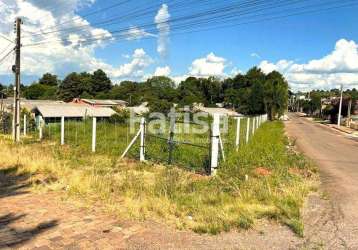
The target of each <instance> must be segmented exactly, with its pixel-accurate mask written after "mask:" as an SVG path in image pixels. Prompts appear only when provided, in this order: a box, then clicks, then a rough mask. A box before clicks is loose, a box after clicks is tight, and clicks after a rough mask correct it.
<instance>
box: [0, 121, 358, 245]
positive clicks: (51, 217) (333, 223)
mask: <svg viewBox="0 0 358 250" xmlns="http://www.w3.org/2000/svg"><path fill="white" fill-rule="evenodd" d="M286 127H287V132H288V133H289V135H290V136H291V137H296V138H297V141H296V142H297V145H298V146H299V148H300V149H301V150H303V151H304V152H305V153H306V154H307V155H308V156H309V157H311V158H312V159H314V160H316V161H317V163H318V164H319V165H320V169H321V172H322V173H321V174H322V176H323V187H322V188H323V189H324V191H325V192H327V193H328V196H329V197H330V199H327V198H326V197H325V195H322V194H316V193H315V194H312V195H310V197H309V198H308V200H307V202H306V204H305V208H304V210H303V216H304V222H305V232H304V235H305V236H304V238H300V237H297V236H296V235H295V234H294V233H293V232H292V231H291V230H290V229H289V228H287V227H286V226H283V225H280V224H278V223H276V222H274V221H270V222H269V221H261V222H260V223H258V224H257V225H255V227H254V228H253V229H250V230H247V231H240V232H227V233H222V234H219V235H215V236H212V235H199V234H196V233H193V232H191V231H179V230H176V229H174V228H173V227H169V226H166V225H164V224H160V223H155V222H152V221H146V222H134V221H127V220H121V219H120V218H115V217H112V216H109V215H108V214H106V213H104V212H103V211H102V210H101V209H100V208H99V207H97V208H96V207H91V208H84V207H81V206H80V204H79V203H78V202H76V203H75V202H73V201H71V200H67V199H66V200H64V199H63V197H64V195H63V194H62V193H55V192H50V193H46V194H38V193H34V192H32V191H31V189H29V183H28V178H29V176H24V175H22V176H17V175H14V174H11V169H12V168H13V166H0V170H1V169H2V170H4V169H7V174H4V172H2V173H1V172H0V249H15V248H16V249H17V248H19V249H358V243H357V239H358V237H357V235H358V234H357V232H358V231H357V226H356V224H357V223H356V221H357V220H356V219H357V215H355V214H354V208H355V207H356V206H355V205H356V202H357V199H358V197H354V192H355V190H357V187H358V185H356V187H354V188H353V187H352V186H354V184H357V182H356V180H357V179H356V178H357V177H358V170H357V169H356V168H358V165H357V164H354V163H352V162H353V161H354V160H357V157H358V154H357V153H358V151H357V147H358V143H357V142H354V141H351V140H350V139H347V138H344V137H342V136H341V135H339V134H337V133H335V132H332V131H330V130H325V129H322V128H321V127H319V126H318V125H315V124H313V123H311V122H309V121H306V120H304V119H303V118H298V117H296V116H294V117H292V120H291V121H289V122H287V124H286ZM337 145H338V146H337ZM340 145H341V146H340ZM342 145H343V146H342ZM354 147H355V148H354ZM337 148H339V149H337ZM351 148H353V149H352V151H349V150H350V149H351ZM354 149H355V150H356V151H357V153H356V154H354ZM339 150H342V151H339ZM349 152H351V153H352V154H353V155H349V154H350V153H349ZM334 154H336V155H337V156H336V157H335V156H334ZM332 158H334V160H332ZM356 162H358V161H356Z"/></svg>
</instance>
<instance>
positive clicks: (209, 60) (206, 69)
mask: <svg viewBox="0 0 358 250" xmlns="http://www.w3.org/2000/svg"><path fill="white" fill-rule="evenodd" d="M225 67H226V59H225V58H222V57H218V56H216V55H215V54H214V53H212V52H211V53H210V54H208V55H207V56H206V57H204V58H198V59H196V60H194V61H193V62H192V65H191V67H190V68H189V75H192V76H197V77H208V76H224V75H225V73H224V70H225Z"/></svg>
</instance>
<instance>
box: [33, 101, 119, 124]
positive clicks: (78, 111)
mask: <svg viewBox="0 0 358 250" xmlns="http://www.w3.org/2000/svg"><path fill="white" fill-rule="evenodd" d="M32 112H33V113H34V115H35V116H36V118H37V119H36V120H37V121H39V119H40V118H41V119H43V120H44V121H45V122H46V123H49V122H56V121H59V120H60V119H61V117H65V118H66V119H74V120H76V119H77V120H78V119H85V118H87V117H98V118H109V117H111V116H112V115H114V114H115V113H116V112H115V111H114V110H113V109H111V108H102V107H98V108H96V107H91V106H88V105H78V104H72V103H61V104H52V105H37V106H36V107H34V108H33V109H32Z"/></svg>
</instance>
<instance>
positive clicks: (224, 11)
mask: <svg viewBox="0 0 358 250" xmlns="http://www.w3.org/2000/svg"><path fill="white" fill-rule="evenodd" d="M303 1H307V0H295V1H288V2H287V1H286V2H285V1H284V0H281V1H277V2H278V3H280V2H282V3H284V4H293V3H298V2H303ZM265 2H267V1H265V0H263V1H261V2H260V1H246V2H243V3H240V4H237V5H234V6H230V5H229V6H224V7H222V8H216V9H209V10H204V11H202V12H199V13H194V14H191V15H182V16H179V17H176V18H174V19H171V20H169V21H168V22H162V23H153V22H150V23H143V24H140V25H136V26H135V27H136V28H141V29H143V28H152V27H156V26H157V25H158V24H159V25H160V24H165V23H169V24H171V25H173V24H174V23H177V22H183V21H189V20H193V21H195V20H196V19H198V18H205V17H209V18H210V16H215V15H218V14H219V15H220V16H225V15H228V14H231V15H232V13H234V12H233V11H236V12H235V13H234V14H236V15H239V14H240V15H243V14H248V13H247V10H251V11H252V12H257V11H262V10H264V9H262V8H261V9H257V8H256V7H260V6H262V4H264V3H265ZM266 5H267V4H266ZM282 6H283V5H282V4H281V5H279V6H278V5H274V4H271V6H268V7H273V8H277V7H282ZM244 7H245V8H244ZM266 7H267V6H266ZM250 8H251V9H250ZM237 9H239V10H237ZM113 21H116V22H118V21H119V20H117V19H110V20H107V21H104V22H100V23H94V24H93V25H98V24H108V23H111V24H113V23H112V22H113ZM195 24H196V23H195V22H193V23H192V25H195ZM86 26H87V25H86ZM131 28H133V27H126V28H122V29H119V30H112V31H109V32H110V33H111V34H115V33H120V32H128V31H130V30H131ZM81 30H82V29H80V28H70V29H63V30H58V31H53V32H48V34H49V33H55V32H59V31H72V32H74V31H81ZM66 34H70V32H68V33H65V34H61V35H63V36H64V35H66ZM98 36H99V38H100V39H102V38H103V35H98ZM56 40H57V41H62V40H63V39H56ZM42 41H46V39H45V40H42ZM42 41H39V42H42Z"/></svg>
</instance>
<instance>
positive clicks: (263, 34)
mask: <svg viewBox="0 0 358 250" xmlns="http://www.w3.org/2000/svg"><path fill="white" fill-rule="evenodd" d="M56 2H57V5H58V8H54V5H52V6H51V5H49V4H48V2H47V3H46V1H43V0H32V1H29V2H28V3H26V4H25V3H24V2H23V1H22V0H4V3H3V4H2V5H0V10H1V9H3V10H5V8H6V10H7V13H4V12H3V11H1V12H0V13H1V14H0V25H1V26H0V34H2V35H4V36H6V37H13V34H12V32H11V28H12V27H11V26H12V21H11V20H12V18H13V17H14V16H16V15H17V14H18V15H22V16H24V29H26V30H27V31H32V32H33V33H38V30H39V29H40V30H45V31H46V29H47V30H48V27H49V26H48V24H46V22H44V21H43V19H41V18H39V16H40V17H41V16H46V17H50V19H49V18H45V19H46V20H50V22H53V24H58V23H60V24H61V23H63V20H70V22H69V21H67V22H68V25H69V26H66V27H65V28H68V27H77V26H78V25H81V24H83V22H87V21H88V22H89V23H90V24H91V25H89V27H88V29H87V30H85V31H84V30H81V32H83V33H81V34H79V33H78V32H76V31H74V32H72V33H73V34H72V37H71V43H72V46H70V48H68V47H66V46H64V45H63V44H61V42H60V40H61V39H64V37H65V36H66V39H68V37H67V36H69V33H70V32H56V33H55V34H52V35H51V37H50V38H49V35H46V36H44V37H40V36H36V37H35V38H31V37H29V34H27V35H26V33H24V34H25V35H24V36H28V37H25V38H24V40H23V43H24V44H26V43H27V44H31V43H35V42H39V41H40V42H41V41H43V40H46V39H49V40H48V41H51V43H50V44H47V45H41V46H37V47H28V48H24V52H23V57H24V59H23V61H24V63H23V69H24V71H23V82H24V83H25V84H29V83H30V82H31V81H33V80H35V79H37V78H38V77H39V76H40V75H41V74H43V73H46V72H47V71H48V72H50V73H54V74H58V75H59V76H60V77H61V78H62V77H64V76H65V75H66V74H67V73H70V72H72V71H82V70H87V71H91V70H95V68H99V67H101V68H103V69H104V70H105V71H106V72H107V73H108V74H109V75H110V76H111V78H112V80H113V81H114V82H116V83H117V82H120V81H121V80H124V79H131V80H137V81H140V80H144V79H145V78H147V77H150V76H152V75H155V74H159V73H160V74H163V75H168V76H170V77H173V78H175V79H176V81H180V80H181V79H184V78H185V77H187V76H189V75H194V76H198V77H207V76H209V75H210V74H213V75H216V76H218V77H229V76H232V75H233V74H235V73H237V72H245V71H246V70H248V69H249V68H250V67H253V66H259V67H261V68H262V70H264V71H265V72H269V71H271V70H279V71H281V72H282V73H283V74H285V76H286V78H287V79H288V81H289V83H290V85H291V87H292V88H294V89H302V90H305V89H312V88H326V89H327V88H331V87H335V86H337V85H338V84H340V83H344V84H345V86H346V88H351V87H357V86H358V77H357V74H358V60H356V59H358V52H357V42H358V29H357V28H356V27H355V24H357V23H358V15H356V13H357V10H358V5H354V6H350V7H348V8H338V9H334V10H329V11H322V12H315V13H311V14H303V15H298V16H291V17H287V18H281V19H275V20H270V21H263V22H258V23H251V24H245V25H240V26H234V27H229V28H222V29H212V30H208V31H200V32H193V33H187V34H176V32H175V31H174V30H173V27H172V25H171V23H170V20H172V19H174V18H177V17H178V16H180V15H181V14H183V13H184V14H190V13H191V12H193V13H195V9H194V10H193V9H192V10H190V8H188V9H187V10H185V8H183V9H181V8H179V7H178V8H175V3H176V1H161V3H159V2H158V1H144V0H140V1H128V3H126V4H125V5H123V6H121V7H117V8H112V9H110V10H107V11H103V12H99V13H98V14H96V15H91V16H89V17H86V16H85V15H86V14H88V13H91V12H93V11H95V10H101V9H103V8H105V7H107V6H111V5H113V4H115V3H118V2H119V1H114V0H103V1H101V0H97V1H95V2H94V3H92V2H93V0H67V1H64V0H63V1H62V0H56ZM191 2H193V1H188V4H187V5H188V6H186V7H190V3H191ZM194 2H195V1H194ZM207 2H208V3H209V4H208V5H207V6H206V8H209V9H210V8H215V7H216V6H215V5H216V3H215V1H207ZM238 2H243V1H233V0H228V1H227V3H228V4H230V3H238ZM272 2H275V1H272ZM329 2H332V1H329ZM333 2H334V1H333ZM351 2H357V1H351ZM221 3H225V1H223V2H221ZM311 3H317V4H319V3H322V8H324V6H325V4H324V3H325V1H321V0H313V1H311ZM342 3H343V2H342ZM152 5H153V6H154V7H156V8H153V9H149V10H148V15H147V16H145V17H142V16H138V17H135V16H133V17H131V19H130V20H128V21H122V22H120V24H116V25H113V26H106V25H97V26H96V25H94V24H96V23H98V22H101V21H106V20H108V19H110V18H111V17H116V16H120V15H123V16H125V15H126V14H127V13H129V12H130V11H133V10H136V9H139V8H142V7H143V6H152ZM155 5H157V6H155ZM219 5H220V4H219ZM9 6H10V8H9ZM83 6H87V7H83ZM301 6H302V5H301ZM303 6H304V5H303ZM164 7H165V8H164ZM192 7H193V8H195V7H198V8H201V6H200V4H198V2H196V3H194V4H193V5H192ZM34 10H35V11H38V14H37V15H35V14H34ZM279 10H280V9H279ZM160 11H162V12H160ZM163 11H164V12H163ZM158 13H161V14H162V15H161V16H163V15H164V19H163V20H164V21H168V23H167V26H166V27H164V29H167V30H164V33H163V34H164V36H163V37H162V36H161V34H162V33H160V32H161V30H160V28H158V26H156V21H155V20H156V19H155V17H156V16H158V15H159V14H158ZM287 13H290V12H289V11H287ZM165 15H167V16H166V17H165ZM71 20H72V21H71ZM73 20H74V21H73ZM242 20H243V21H246V19H244V18H243V19H242ZM143 22H144V23H151V24H153V28H151V30H149V29H146V28H143V29H142V30H141V31H140V32H141V33H136V37H134V38H135V39H134V38H133V37H130V35H129V34H128V37H126V38H125V39H124V38H122V39H120V40H119V41H116V40H113V41H110V42H108V40H107V41H105V40H103V41H99V42H98V43H96V44H95V45H87V46H86V45H79V44H80V43H79V42H78V41H81V40H79V39H81V38H83V37H85V38H87V39H88V38H89V37H90V36H95V35H94V34H98V32H99V33H100V34H104V33H106V32H107V33H106V34H107V35H108V36H111V35H112V36H113V34H112V31H113V30H116V29H121V28H123V27H126V28H127V27H133V28H136V27H139V28H140V24H142V23H143ZM46 25H47V26H46ZM71 25H72V26H71ZM157 25H158V24H157ZM200 27H201V26H200V25H198V28H200ZM50 28H51V25H50ZM202 28H205V26H203V27H202ZM52 29H54V28H52ZM96 29H97V30H96ZM94 30H96V32H97V33H94V32H93V31H94ZM85 32H88V33H91V35H88V34H85ZM101 32H102V33H101ZM146 32H148V33H146ZM162 32H163V30H162ZM92 33H93V34H92ZM76 35H78V37H77V36H76ZM132 35H133V34H132ZM160 37H162V39H164V40H162V47H164V48H163V49H164V50H165V51H164V52H159V51H158V48H159V46H160V41H159V39H160ZM45 38H46V39H45ZM56 39H60V40H59V41H57V42H56V41H55V40H56ZM52 42H54V43H55V44H52ZM76 44H77V45H76ZM6 45H7V42H6V41H5V40H1V38H0V53H1V51H3V50H4V49H5V48H6ZM8 61H9V62H7V63H5V65H0V82H4V83H8V82H12V79H13V76H12V75H11V74H9V73H8V72H9V71H8V69H9V65H10V64H11V60H10V59H9V60H8Z"/></svg>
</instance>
